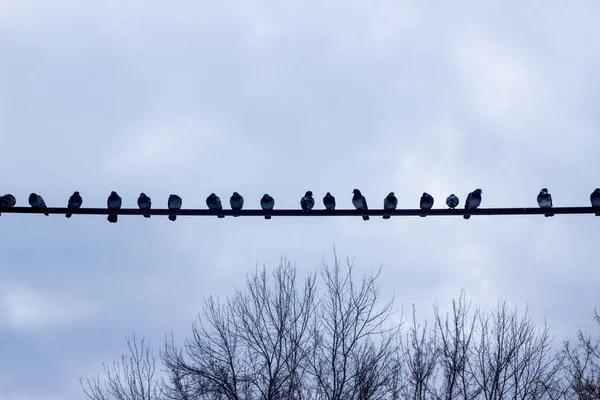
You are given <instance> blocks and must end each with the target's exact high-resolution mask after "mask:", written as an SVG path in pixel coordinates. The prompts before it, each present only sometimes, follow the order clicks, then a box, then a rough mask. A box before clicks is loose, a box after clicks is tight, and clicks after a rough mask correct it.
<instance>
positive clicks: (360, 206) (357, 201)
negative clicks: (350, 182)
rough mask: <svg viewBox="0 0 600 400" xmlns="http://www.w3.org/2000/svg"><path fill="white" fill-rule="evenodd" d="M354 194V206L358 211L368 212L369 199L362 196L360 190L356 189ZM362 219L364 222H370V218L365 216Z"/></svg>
mask: <svg viewBox="0 0 600 400" xmlns="http://www.w3.org/2000/svg"><path fill="white" fill-rule="evenodd" d="M352 193H353V194H354V195H353V196H352V205H354V207H355V208H356V209H357V210H368V209H369V207H368V206H367V199H366V198H365V196H363V195H362V193H360V190H358V189H354V190H353V191H352ZM362 219H363V221H368V220H369V216H368V215H363V216H362Z"/></svg>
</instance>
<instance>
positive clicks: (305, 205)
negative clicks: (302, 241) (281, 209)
mask: <svg viewBox="0 0 600 400" xmlns="http://www.w3.org/2000/svg"><path fill="white" fill-rule="evenodd" d="M314 206H315V199H314V198H313V192H311V191H310V190H309V191H307V192H306V193H304V197H302V198H301V199H300V208H302V211H304V212H309V211H310V210H312V208H313V207H314Z"/></svg>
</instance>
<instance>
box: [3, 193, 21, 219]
mask: <svg viewBox="0 0 600 400" xmlns="http://www.w3.org/2000/svg"><path fill="white" fill-rule="evenodd" d="M15 204H17V200H16V199H15V196H13V195H12V194H5V195H4V196H0V207H14V206H15ZM0 215H1V214H0Z"/></svg>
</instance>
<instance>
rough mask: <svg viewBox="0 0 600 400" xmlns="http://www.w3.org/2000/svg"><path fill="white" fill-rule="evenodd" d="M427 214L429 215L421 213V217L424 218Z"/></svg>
mask: <svg viewBox="0 0 600 400" xmlns="http://www.w3.org/2000/svg"><path fill="white" fill-rule="evenodd" d="M426 216H427V214H421V215H419V217H423V218H425V217H426Z"/></svg>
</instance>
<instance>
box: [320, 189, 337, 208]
mask: <svg viewBox="0 0 600 400" xmlns="http://www.w3.org/2000/svg"><path fill="white" fill-rule="evenodd" d="M323 205H324V206H325V209H326V210H327V211H334V210H335V197H333V196H332V195H331V193H329V192H327V193H325V197H323Z"/></svg>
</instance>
